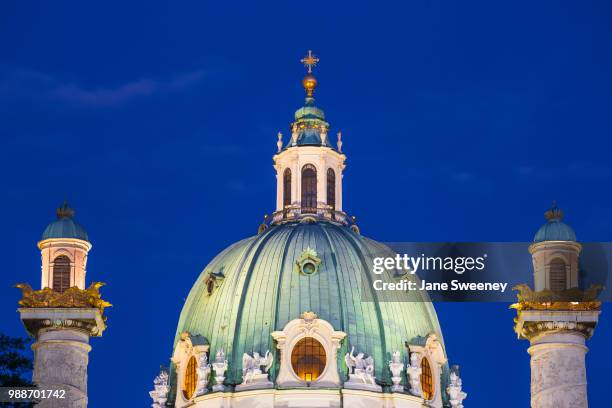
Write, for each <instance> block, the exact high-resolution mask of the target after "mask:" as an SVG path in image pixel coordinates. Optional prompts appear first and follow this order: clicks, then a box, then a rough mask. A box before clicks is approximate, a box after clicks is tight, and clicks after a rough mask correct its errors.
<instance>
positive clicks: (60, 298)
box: [15, 282, 112, 313]
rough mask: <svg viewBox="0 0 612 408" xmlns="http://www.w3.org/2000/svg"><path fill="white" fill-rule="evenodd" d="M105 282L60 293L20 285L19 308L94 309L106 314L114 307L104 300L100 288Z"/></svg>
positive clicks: (49, 289)
mask: <svg viewBox="0 0 612 408" xmlns="http://www.w3.org/2000/svg"><path fill="white" fill-rule="evenodd" d="M104 285H105V283H103V282H93V283H92V284H91V285H89V287H88V288H87V289H79V288H78V287H77V286H73V287H71V288H68V289H67V290H66V291H64V292H62V293H60V292H57V291H55V290H53V289H51V288H44V289H41V290H34V289H32V287H31V286H30V285H28V284H27V283H19V284H17V285H15V287H17V288H19V289H21V295H22V298H21V300H19V306H22V307H31V308H43V307H60V308H62V307H66V308H77V307H86V308H89V307H93V308H96V309H98V310H100V313H104V308H107V307H110V306H112V305H111V304H110V303H109V302H107V301H105V300H102V297H101V295H100V288H101V287H102V286H104Z"/></svg>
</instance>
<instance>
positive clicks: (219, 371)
mask: <svg viewBox="0 0 612 408" xmlns="http://www.w3.org/2000/svg"><path fill="white" fill-rule="evenodd" d="M212 368H213V370H214V371H215V382H216V384H215V385H213V391H214V392H217V391H225V387H224V386H223V381H225V372H226V371H227V360H226V359H225V351H224V350H223V349H219V350H217V354H216V356H215V362H214V363H213V364H212Z"/></svg>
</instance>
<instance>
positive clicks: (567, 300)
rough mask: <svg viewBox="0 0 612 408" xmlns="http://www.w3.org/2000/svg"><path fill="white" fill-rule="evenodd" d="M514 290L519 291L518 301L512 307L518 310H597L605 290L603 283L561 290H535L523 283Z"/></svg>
mask: <svg viewBox="0 0 612 408" xmlns="http://www.w3.org/2000/svg"><path fill="white" fill-rule="evenodd" d="M512 290H515V291H518V294H517V298H518V303H514V304H513V305H511V306H510V307H511V308H512V309H517V310H528V309H534V310H595V309H599V307H600V306H601V301H599V300H597V297H598V296H599V293H600V292H601V291H602V290H603V286H601V285H591V286H590V287H589V288H588V289H586V290H582V289H580V288H570V289H565V290H560V291H553V290H550V289H544V290H541V291H537V292H536V291H534V290H532V289H531V288H530V287H529V286H528V285H526V284H524V283H522V284H520V285H516V286H514V287H513V288H512Z"/></svg>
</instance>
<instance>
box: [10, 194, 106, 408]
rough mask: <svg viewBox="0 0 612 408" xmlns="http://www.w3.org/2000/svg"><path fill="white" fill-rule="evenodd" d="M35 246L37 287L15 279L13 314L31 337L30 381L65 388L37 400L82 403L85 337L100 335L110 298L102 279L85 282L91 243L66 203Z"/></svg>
mask: <svg viewBox="0 0 612 408" xmlns="http://www.w3.org/2000/svg"><path fill="white" fill-rule="evenodd" d="M38 248H39V249H40V251H41V258H42V267H41V269H42V274H41V289H40V290H33V289H32V288H31V287H30V285H28V284H24V283H21V284H18V285H17V287H18V288H20V289H21V290H22V294H23V297H22V299H21V300H20V301H19V305H20V308H19V314H20V316H21V320H22V322H23V324H24V326H25V328H26V330H27V332H28V334H29V335H30V336H32V337H34V338H35V339H36V342H35V343H34V344H33V345H32V349H33V350H34V373H33V382H34V383H35V384H36V385H37V386H38V387H39V388H41V389H52V390H65V398H63V399H57V398H51V399H45V400H42V401H41V402H40V403H39V404H38V405H37V406H39V407H42V408H51V407H53V408H55V407H62V408H64V407H70V408H73V407H74V408H82V407H86V406H87V364H88V358H89V357H88V354H89V351H90V350H91V346H90V345H89V338H90V337H99V336H101V335H102V332H103V331H104V329H105V328H106V323H105V320H106V318H105V317H104V308H105V307H108V306H110V303H107V302H105V301H103V300H102V299H101V298H100V292H99V290H98V289H99V288H100V286H102V285H103V284H102V283H100V282H94V283H92V284H91V286H89V288H87V289H86V288H85V274H86V265H87V255H88V253H89V250H90V249H91V243H90V242H89V238H88V236H87V232H86V231H85V229H84V228H83V227H82V226H81V225H79V224H78V223H77V222H76V221H75V220H74V210H72V209H71V208H70V207H69V206H68V204H67V203H64V205H63V206H61V207H60V208H58V209H57V220H55V221H54V222H52V223H51V224H49V226H47V228H46V229H45V232H44V233H43V236H42V239H41V241H39V242H38Z"/></svg>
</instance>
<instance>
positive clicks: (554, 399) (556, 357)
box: [527, 332, 588, 408]
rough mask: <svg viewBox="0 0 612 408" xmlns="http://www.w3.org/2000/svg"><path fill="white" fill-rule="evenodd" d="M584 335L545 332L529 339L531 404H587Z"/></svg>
mask: <svg viewBox="0 0 612 408" xmlns="http://www.w3.org/2000/svg"><path fill="white" fill-rule="evenodd" d="M584 342H585V338H584V336H583V335H582V334H580V333H578V332H567V333H546V334H544V335H542V336H541V337H539V338H537V339H534V340H533V341H532V342H531V347H529V349H528V350H527V351H528V352H529V354H530V355H531V406H532V407H533V408H586V407H588V402H587V381H586V368H585V363H584V357H585V354H586V352H587V351H588V349H587V347H586V346H585V345H584Z"/></svg>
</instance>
